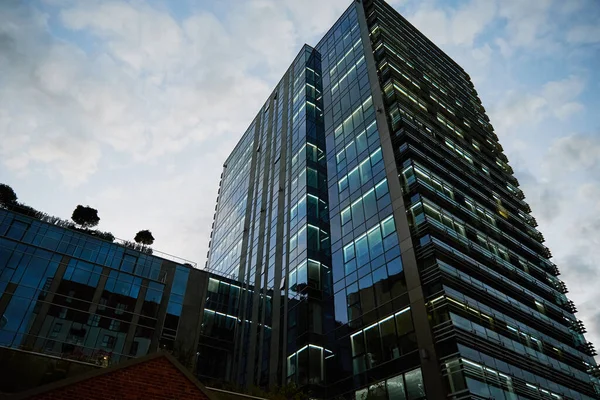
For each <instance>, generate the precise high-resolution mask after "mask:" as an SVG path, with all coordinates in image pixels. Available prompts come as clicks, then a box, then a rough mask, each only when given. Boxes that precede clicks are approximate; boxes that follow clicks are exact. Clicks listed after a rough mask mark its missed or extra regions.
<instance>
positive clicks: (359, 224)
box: [207, 0, 600, 400]
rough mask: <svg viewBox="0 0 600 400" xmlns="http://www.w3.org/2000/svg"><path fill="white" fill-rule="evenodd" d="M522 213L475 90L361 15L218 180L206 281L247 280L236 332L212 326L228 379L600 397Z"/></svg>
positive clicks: (393, 391)
mask: <svg viewBox="0 0 600 400" xmlns="http://www.w3.org/2000/svg"><path fill="white" fill-rule="evenodd" d="M316 12H318V11H316ZM530 212H531V210H530V208H529V206H528V204H527V203H526V202H525V201H524V195H523V192H522V191H521V190H520V189H519V183H518V181H517V179H516V178H515V177H514V176H513V171H512V169H511V167H510V166H509V164H508V160H507V158H506V156H505V155H504V154H503V150H502V146H501V145H500V143H499V142H498V137H497V136H496V134H495V133H494V130H493V128H492V125H491V123H490V121H489V118H488V117H487V115H486V113H485V109H484V108H483V106H482V104H481V101H480V99H479V97H478V95H477V92H476V91H475V89H474V87H473V84H472V82H471V80H470V78H469V75H468V74H467V73H466V72H465V71H464V70H463V69H462V68H461V67H460V66H459V65H457V64H456V63H455V62H454V61H453V60H452V59H450V57H448V56H447V55H446V54H444V52H442V51H441V50H440V49H439V48H438V47H436V46H435V45H434V44H433V43H431V42H430V41H429V40H428V39H427V38H426V37H425V36H424V35H423V34H421V33H420V32H419V31H418V30H417V29H415V28H414V27H413V26H412V25H410V23H408V22H407V21H406V20H405V19H404V18H402V16H400V15H399V14H398V13H397V12H396V11H395V10H394V9H393V8H392V7H390V6H389V5H388V4H386V3H385V2H384V1H382V0H364V1H355V2H352V4H351V5H350V7H349V8H348V9H347V10H346V12H345V13H344V14H343V15H342V16H341V17H340V18H339V20H338V21H337V22H336V23H335V24H334V26H333V27H332V28H331V29H330V30H329V31H328V32H327V34H326V35H325V36H324V37H323V38H322V39H321V41H320V42H319V43H318V44H317V45H316V46H315V47H311V46H308V45H305V46H304V47H303V48H302V50H301V51H300V53H299V54H298V56H297V57H296V59H295V60H294V62H293V63H292V65H291V66H290V67H289V69H288V70H287V71H286V73H285V75H284V76H283V78H282V79H281V81H280V82H279V83H278V85H277V86H276V88H275V89H274V90H273V92H272V94H271V95H270V96H269V98H268V99H267V101H266V102H265V103H264V105H263V106H262V108H261V109H260V110H259V112H258V114H257V115H256V117H255V119H254V120H253V121H252V123H251V125H250V127H249V128H248V130H247V131H246V132H245V133H244V135H243V136H242V138H241V140H240V142H239V144H238V145H237V146H236V148H235V149H234V150H233V152H232V154H231V155H230V157H229V158H228V159H227V160H226V162H225V164H224V170H223V174H222V177H221V184H220V189H219V195H218V201H217V207H216V212H215V219H214V223H213V233H212V235H211V244H210V250H209V257H208V261H207V267H208V268H209V269H210V270H211V271H214V272H215V273H220V274H224V275H227V276H228V277H229V278H230V279H232V280H234V281H237V282H238V283H239V287H238V288H237V289H236V293H237V294H236V296H237V297H236V299H237V300H236V301H238V302H239V303H238V306H237V307H236V308H235V310H236V311H235V312H236V315H225V314H221V315H218V316H216V317H215V318H220V319H222V320H223V321H222V322H221V323H222V324H223V325H225V324H226V319H231V326H232V328H231V330H232V332H233V333H232V335H233V338H234V339H233V343H235V344H234V345H233V346H232V349H233V350H232V351H231V353H230V354H228V355H227V356H226V357H224V361H223V362H224V363H225V364H226V366H227V367H226V371H227V374H228V379H231V380H232V381H236V382H239V383H241V384H244V385H255V384H259V385H272V384H276V383H279V382H286V381H287V382H290V381H292V382H296V383H298V384H300V385H303V386H306V387H307V389H308V390H310V391H311V393H312V394H313V395H314V396H315V397H320V398H333V397H335V396H338V395H345V396H346V397H351V396H356V398H363V397H366V396H367V395H369V396H373V397H372V398H377V399H388V398H389V399H411V400H415V399H422V398H426V397H427V398H429V399H442V398H453V399H467V398H485V399H488V398H494V399H542V398H549V399H591V398H597V397H596V396H598V393H599V390H600V386H598V383H597V382H598V381H597V380H596V378H595V377H594V376H595V375H596V373H597V372H596V363H595V361H594V359H593V355H595V352H594V349H593V347H592V346H591V344H589V343H587V342H586V341H585V339H584V337H583V335H582V334H583V333H584V328H583V325H582V323H581V322H580V321H578V320H577V318H576V317H575V315H574V313H575V311H576V310H575V307H574V305H573V303H572V302H571V301H569V300H568V299H567V297H566V296H565V293H566V292H567V290H566V287H565V285H564V284H563V282H561V281H560V280H559V279H558V278H557V275H558V274H559V273H558V269H557V267H556V266H555V265H554V264H553V263H552V262H551V261H550V260H549V258H550V257H551V254H550V251H549V250H548V248H546V247H545V246H544V245H543V236H542V234H541V233H540V232H539V231H537V230H536V228H535V227H536V222H535V219H534V218H533V217H531V216H530V215H529V213H530ZM236 287H237V286H236ZM236 320H237V321H249V323H244V324H240V323H239V322H235V321H236ZM447 396H449V397H447ZM369 398H371V397H369Z"/></svg>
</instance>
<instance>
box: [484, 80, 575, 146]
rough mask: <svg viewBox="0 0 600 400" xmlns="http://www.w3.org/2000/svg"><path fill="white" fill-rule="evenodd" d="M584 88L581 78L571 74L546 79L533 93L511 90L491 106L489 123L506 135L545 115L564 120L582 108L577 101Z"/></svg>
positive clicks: (538, 120)
mask: <svg viewBox="0 0 600 400" xmlns="http://www.w3.org/2000/svg"><path fill="white" fill-rule="evenodd" d="M584 88H585V82H584V80H583V79H582V78H581V77H578V76H574V75H573V76H570V77H568V78H566V79H562V80H558V81H551V82H548V83H546V84H544V85H543V86H542V87H541V88H540V89H538V91H537V93H527V92H526V91H525V90H522V89H521V90H511V91H509V92H507V93H506V94H505V95H504V98H503V99H501V100H500V101H499V102H498V103H496V105H495V106H494V107H493V108H492V109H491V111H490V114H491V120H492V121H493V122H492V123H493V124H494V126H495V128H496V130H497V131H498V132H499V133H500V134H502V135H505V134H506V135H509V134H511V133H513V132H514V128H515V127H517V126H519V125H522V124H527V125H531V124H537V123H538V122H540V121H541V120H542V119H544V118H546V117H549V116H552V117H554V118H558V119H560V120H566V119H568V118H569V117H571V116H573V114H575V113H577V112H580V111H582V110H583V109H584V105H583V104H582V103H581V102H579V101H577V98H578V97H579V95H580V94H581V93H582V91H583V89H584Z"/></svg>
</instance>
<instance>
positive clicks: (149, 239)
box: [133, 229, 154, 246]
mask: <svg viewBox="0 0 600 400" xmlns="http://www.w3.org/2000/svg"><path fill="white" fill-rule="evenodd" d="M133 240H135V241H136V242H137V243H139V244H143V245H147V246H150V245H151V244H152V243H154V236H152V232H150V231H149V230H147V229H144V230H143V231H139V232H138V233H137V234H136V235H135V238H134V239H133Z"/></svg>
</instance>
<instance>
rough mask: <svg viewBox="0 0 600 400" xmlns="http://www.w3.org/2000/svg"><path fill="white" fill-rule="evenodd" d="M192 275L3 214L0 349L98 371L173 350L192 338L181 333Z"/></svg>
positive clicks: (134, 252) (101, 242)
mask: <svg viewBox="0 0 600 400" xmlns="http://www.w3.org/2000/svg"><path fill="white" fill-rule="evenodd" d="M192 272H194V273H196V272H198V273H199V272H200V271H198V270H194V269H193V268H192V266H191V265H189V264H188V265H184V264H181V263H176V262H173V261H171V260H166V259H163V258H160V257H157V256H155V255H151V254H149V251H139V250H134V249H131V248H128V247H126V246H123V245H119V244H117V243H111V242H108V241H105V240H101V239H98V238H95V237H93V236H90V235H88V234H85V233H82V232H78V231H75V230H71V229H65V228H63V227H61V226H58V225H55V224H52V223H49V222H45V221H42V220H39V219H35V218H31V217H29V216H26V215H22V214H19V213H17V212H11V211H7V210H3V209H0V315H1V316H2V320H1V321H2V322H1V324H0V346H2V347H7V348H13V349H20V350H26V351H31V352H36V353H42V354H47V355H53V356H58V357H62V358H67V359H73V360H78V361H82V362H87V363H93V364H100V365H103V366H106V365H109V364H112V363H115V362H118V361H122V360H124V359H127V358H131V357H137V356H141V355H145V354H147V353H149V352H152V351H156V350H157V349H158V348H159V347H161V348H166V349H170V350H172V349H173V348H174V347H176V346H177V345H181V343H183V342H186V341H189V339H190V338H187V337H184V335H181V334H180V335H178V331H179V328H180V318H181V317H182V308H183V305H184V303H185V302H186V301H187V302H188V303H190V302H192V303H193V300H194V299H190V298H188V299H187V300H184V296H185V295H186V289H187V285H188V277H189V275H190V273H192ZM198 289H199V288H198ZM190 292H191V291H190ZM196 313H197V309H196ZM191 339H192V342H191V343H188V344H187V345H188V346H191V347H192V348H195V343H194V342H193V340H194V339H195V338H194V337H192V338H191ZM177 341H178V342H177ZM176 342H177V344H176Z"/></svg>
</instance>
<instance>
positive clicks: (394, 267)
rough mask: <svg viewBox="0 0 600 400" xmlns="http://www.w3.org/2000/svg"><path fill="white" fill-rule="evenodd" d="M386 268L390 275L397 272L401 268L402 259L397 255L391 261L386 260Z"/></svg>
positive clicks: (400, 270)
mask: <svg viewBox="0 0 600 400" xmlns="http://www.w3.org/2000/svg"><path fill="white" fill-rule="evenodd" d="M387 269H388V273H389V274H390V275H395V274H399V273H400V272H402V270H403V267H402V259H401V258H400V257H397V258H395V259H393V260H392V261H390V262H388V263H387Z"/></svg>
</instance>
